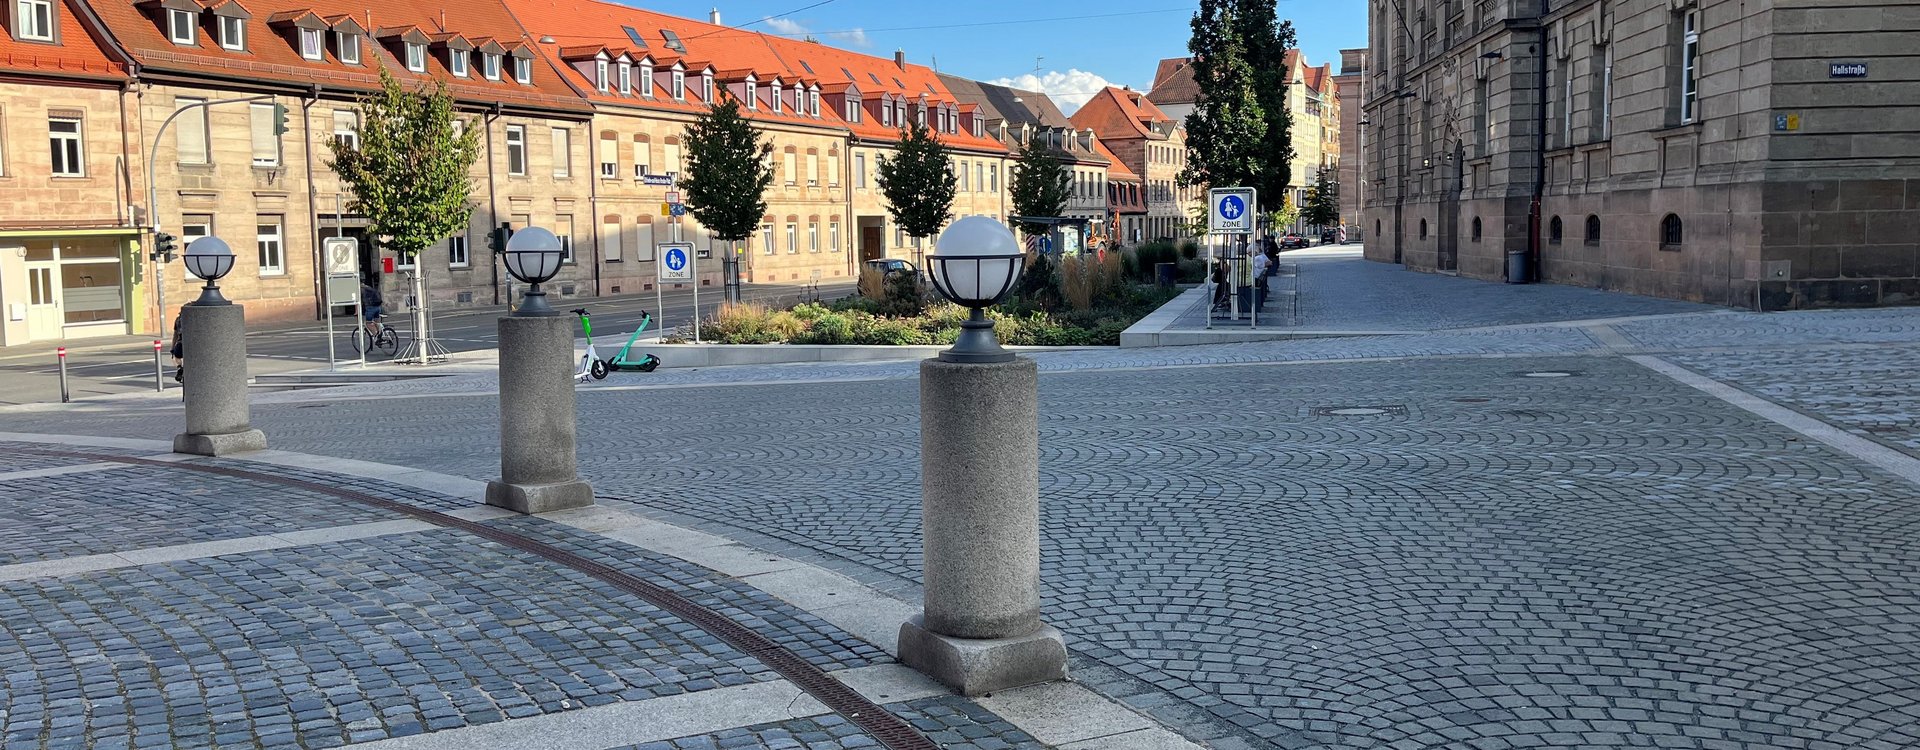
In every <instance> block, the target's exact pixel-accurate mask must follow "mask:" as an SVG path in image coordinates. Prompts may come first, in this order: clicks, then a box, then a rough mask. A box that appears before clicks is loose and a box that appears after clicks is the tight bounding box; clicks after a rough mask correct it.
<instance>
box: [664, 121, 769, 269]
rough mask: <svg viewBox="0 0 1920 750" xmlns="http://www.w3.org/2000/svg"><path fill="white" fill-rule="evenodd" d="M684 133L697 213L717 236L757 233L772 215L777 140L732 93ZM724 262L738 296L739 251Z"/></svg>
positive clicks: (690, 201)
mask: <svg viewBox="0 0 1920 750" xmlns="http://www.w3.org/2000/svg"><path fill="white" fill-rule="evenodd" d="M685 138H686V149H687V157H686V159H687V163H686V167H685V168H684V169H685V172H684V173H683V174H682V175H681V177H680V182H679V187H680V190H681V191H682V192H683V193H684V196H683V197H684V198H685V199H686V201H687V205H688V206H689V207H690V208H689V209H688V210H689V211H691V212H692V213H693V218H694V219H695V220H696V221H699V222H700V226H703V227H706V228H707V231H708V232H709V233H711V234H712V235H713V237H714V238H715V239H718V240H722V241H725V242H728V243H738V242H740V241H742V240H745V239H747V238H748V237H752V236H753V233H754V232H755V231H758V230H759V229H760V222H761V219H762V218H763V217H765V216H766V215H767V198H766V196H767V187H768V186H770V185H772V184H773V163H772V157H773V143H772V141H771V140H770V139H763V138H762V137H761V134H760V133H759V131H756V130H754V129H753V124H752V123H750V122H748V121H747V118H745V117H741V116H740V103H739V102H736V101H733V100H732V99H728V100H726V101H724V102H721V103H717V104H714V105H713V106H712V107H711V108H710V109H708V110H707V111H706V113H705V114H702V115H700V118H699V119H697V120H694V121H693V122H692V123H691V124H689V125H687V130H686V136H685ZM730 249H731V250H737V248H730ZM722 264H723V265H724V266H725V268H726V284H725V286H726V289H727V294H728V298H729V299H733V300H734V301H738V299H737V294H736V292H737V291H738V289H739V283H738V279H739V278H740V267H739V264H740V256H739V253H738V252H727V253H726V254H725V257H724V258H723V259H722Z"/></svg>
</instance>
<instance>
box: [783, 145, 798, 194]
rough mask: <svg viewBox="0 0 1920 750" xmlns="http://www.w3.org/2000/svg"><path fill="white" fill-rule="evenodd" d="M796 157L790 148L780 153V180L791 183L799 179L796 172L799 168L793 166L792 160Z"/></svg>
mask: <svg viewBox="0 0 1920 750" xmlns="http://www.w3.org/2000/svg"><path fill="white" fill-rule="evenodd" d="M796 158H798V157H797V156H795V155H794V153H793V151H791V150H789V151H787V152H785V153H783V154H781V155H780V177H781V179H782V181H784V182H786V184H788V185H792V184H793V183H794V182H796V181H797V180H798V179H799V174H797V173H798V172H799V171H800V170H799V168H798V167H796V166H794V160H795V159H796Z"/></svg>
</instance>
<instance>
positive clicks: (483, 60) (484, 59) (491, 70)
mask: <svg viewBox="0 0 1920 750" xmlns="http://www.w3.org/2000/svg"><path fill="white" fill-rule="evenodd" d="M480 75H483V76H486V77H487V80H489V81H498V80H500V56H499V55H496V54H493V53H491V52H486V53H482V54H481V55H480Z"/></svg>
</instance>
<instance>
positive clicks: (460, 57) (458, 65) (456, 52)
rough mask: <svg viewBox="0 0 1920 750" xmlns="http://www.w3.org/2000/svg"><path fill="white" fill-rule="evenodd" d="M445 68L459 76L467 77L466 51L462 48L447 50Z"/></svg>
mask: <svg viewBox="0 0 1920 750" xmlns="http://www.w3.org/2000/svg"><path fill="white" fill-rule="evenodd" d="M447 70H450V71H453V74H454V75H456V76H459V77H461V78H465V77H467V51H466V50H463V49H449V50H447Z"/></svg>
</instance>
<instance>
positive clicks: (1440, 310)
mask: <svg viewBox="0 0 1920 750" xmlns="http://www.w3.org/2000/svg"><path fill="white" fill-rule="evenodd" d="M1280 259H1281V261H1282V262H1289V261H1288V256H1287V255H1286V254H1284V253H1282V254H1281V256H1280ZM1297 263H1298V264H1299V269H1300V277H1299V289H1300V322H1299V327H1301V328H1338V329H1342V330H1375V329H1393V330H1412V331H1435V330H1443V329H1449V328H1474V327H1479V326H1502V325H1516V324H1524V323H1544V322H1549V321H1561V320H1585V319H1590V318H1615V317H1626V316H1635V315H1664V314H1674V313H1703V312H1711V311H1717V310H1723V309H1725V308H1720V307H1714V306H1711V305H1700V304H1694V303H1691V302H1678V301H1675V300H1668V299H1660V298H1657V297H1637V296H1633V295H1629V294H1620V293H1617V292H1606V291H1601V290H1598V289H1587V288H1584V287H1576V286H1565V285H1561V284H1503V283H1500V282H1496V281H1482V280H1479V279H1466V278H1460V277H1457V276H1447V275H1445V274H1437V273H1420V272H1417V271H1408V270H1406V269H1404V268H1402V267H1400V266H1397V265H1391V264H1387V263H1375V262H1372V261H1367V260H1362V259H1360V258H1359V257H1358V256H1357V253H1356V255H1355V257H1351V258H1324V257H1322V258H1301V259H1299V260H1298V261H1297Z"/></svg>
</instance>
